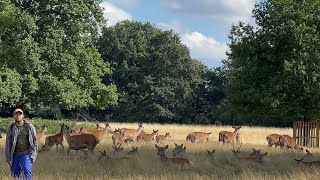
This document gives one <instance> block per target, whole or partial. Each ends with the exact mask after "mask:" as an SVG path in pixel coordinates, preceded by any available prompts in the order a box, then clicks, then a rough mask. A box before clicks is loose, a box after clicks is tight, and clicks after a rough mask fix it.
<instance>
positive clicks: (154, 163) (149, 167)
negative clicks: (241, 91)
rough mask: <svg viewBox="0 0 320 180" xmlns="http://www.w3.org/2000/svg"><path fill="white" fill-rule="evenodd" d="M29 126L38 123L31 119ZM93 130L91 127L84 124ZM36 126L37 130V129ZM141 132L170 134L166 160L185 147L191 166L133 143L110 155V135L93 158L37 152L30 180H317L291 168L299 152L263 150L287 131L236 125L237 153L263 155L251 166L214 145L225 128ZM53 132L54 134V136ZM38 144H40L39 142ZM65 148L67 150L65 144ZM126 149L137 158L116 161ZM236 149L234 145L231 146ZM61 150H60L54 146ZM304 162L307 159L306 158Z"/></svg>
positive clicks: (1, 175) (312, 173) (3, 175)
mask: <svg viewBox="0 0 320 180" xmlns="http://www.w3.org/2000/svg"><path fill="white" fill-rule="evenodd" d="M34 124H36V125H37V124H40V122H38V121H35V122H34ZM110 125H111V127H112V128H113V129H114V128H121V127H128V128H134V129H137V128H138V125H137V123H133V124H131V123H122V124H120V123H112V122H111V123H110ZM86 126H88V127H94V126H93V125H92V124H86ZM37 127H39V129H40V125H39V126H38V125H37ZM144 127H145V131H146V132H150V133H151V132H152V130H153V129H155V130H156V129H159V133H160V134H165V133H166V132H170V133H171V136H172V138H171V139H168V140H166V142H165V144H163V145H160V146H164V145H166V144H168V145H169V149H168V150H167V151H166V154H167V156H169V157H171V156H172V152H171V151H172V149H173V148H174V142H175V143H178V144H181V143H183V144H184V145H186V146H187V151H186V152H187V158H188V159H190V160H191V161H192V162H193V164H194V165H193V166H191V167H179V166H175V165H171V164H164V163H162V162H161V161H160V158H159V157H158V156H157V151H156V149H155V147H154V144H152V143H133V144H130V145H124V151H123V152H120V153H119V154H114V153H113V152H112V147H111V144H112V142H111V135H106V137H105V139H104V140H102V142H101V143H100V144H99V145H98V146H97V148H96V149H95V155H93V156H91V157H90V159H86V160H85V159H83V154H82V152H78V153H76V152H72V153H71V155H70V156H68V155H67V153H66V149H65V150H64V151H63V150H61V149H59V150H58V151H56V150H55V147H54V148H52V149H51V150H50V151H49V152H42V153H40V154H39V156H38V159H37V162H36V163H35V164H34V166H33V174H34V176H33V177H34V179H46V180H47V179H48V180H50V179H54V180H58V179H146V180H149V179H166V180H167V179H246V180H247V179H318V177H319V176H320V171H319V170H318V169H309V168H305V167H300V166H297V165H296V162H295V161H294V160H293V158H300V157H302V156H303V155H304V154H305V153H304V152H297V151H294V150H280V148H277V149H276V148H274V147H273V148H269V147H267V141H266V139H265V138H266V136H267V135H268V134H271V133H279V134H289V135H292V129H290V128H261V127H242V128H241V129H240V133H241V140H242V142H243V145H242V147H241V152H242V155H246V154H249V153H250V152H251V151H252V150H251V148H252V147H254V148H260V149H261V150H262V152H268V155H267V156H266V157H265V158H264V159H263V162H262V163H261V164H259V163H255V162H247V161H239V160H238V159H236V158H235V157H233V155H232V153H231V151H230V150H231V149H232V145H222V144H219V143H218V133H219V131H221V130H229V131H232V130H233V129H232V128H231V127H229V126H195V125H193V126H192V125H171V124H170V125H169V124H167V125H160V124H144ZM195 131H204V132H212V134H211V135H210V140H209V142H205V143H196V144H192V143H191V142H186V140H185V138H186V136H187V134H188V133H190V132H195ZM56 133H57V132H56ZM0 141H1V142H0V154H2V156H0V161H1V162H3V163H2V166H0V169H1V171H0V179H9V176H8V174H9V166H8V165H5V164H4V162H5V155H4V143H5V137H4V138H2V139H1V140H0ZM42 143H43V140H42V142H40V144H42ZM64 144H65V147H66V148H68V145H67V144H66V142H64ZM131 146H138V147H139V156H138V157H135V158H134V159H133V160H130V161H123V160H117V159H116V157H120V156H125V154H126V152H128V151H129V150H131ZM235 146H236V147H235V148H237V147H238V146H239V144H236V145H235ZM59 148H61V147H59ZM213 149H216V152H215V154H214V158H208V157H207V150H213ZM102 150H106V151H107V153H108V155H110V156H111V157H113V158H115V159H113V160H111V161H102V162H98V161H97V159H98V156H99V155H100V153H99V151H102ZM309 150H310V151H311V152H312V153H313V154H314V157H313V159H315V160H317V159H320V157H319V152H320V150H319V149H309ZM306 160H310V159H306Z"/></svg>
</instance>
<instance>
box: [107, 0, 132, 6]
mask: <svg viewBox="0 0 320 180" xmlns="http://www.w3.org/2000/svg"><path fill="white" fill-rule="evenodd" d="M110 2H112V4H118V5H120V6H126V7H130V6H135V5H137V3H138V0H110Z"/></svg>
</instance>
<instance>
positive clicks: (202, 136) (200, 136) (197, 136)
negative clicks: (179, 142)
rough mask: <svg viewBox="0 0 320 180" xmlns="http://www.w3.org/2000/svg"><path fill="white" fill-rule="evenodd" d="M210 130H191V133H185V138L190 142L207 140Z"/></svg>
mask: <svg viewBox="0 0 320 180" xmlns="http://www.w3.org/2000/svg"><path fill="white" fill-rule="evenodd" d="M211 133H212V132H209V133H205V132H193V133H190V134H188V135H187V138H186V140H187V141H188V140H190V141H191V142H193V143H194V142H198V143H200V142H203V141H205V140H206V141H209V135H210V134H211Z"/></svg>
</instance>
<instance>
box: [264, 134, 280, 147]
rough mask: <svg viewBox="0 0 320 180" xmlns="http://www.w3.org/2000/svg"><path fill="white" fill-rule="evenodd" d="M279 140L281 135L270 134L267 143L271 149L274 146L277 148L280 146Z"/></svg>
mask: <svg viewBox="0 0 320 180" xmlns="http://www.w3.org/2000/svg"><path fill="white" fill-rule="evenodd" d="M279 138H280V135H279V134H269V135H268V136H267V137H266V140H267V142H268V146H270V147H272V146H273V145H274V146H275V147H278V146H280V142H279Z"/></svg>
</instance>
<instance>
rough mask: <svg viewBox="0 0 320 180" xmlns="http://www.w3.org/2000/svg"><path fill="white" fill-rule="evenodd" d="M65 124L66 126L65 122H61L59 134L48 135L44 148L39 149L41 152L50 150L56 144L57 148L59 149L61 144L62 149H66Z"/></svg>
mask: <svg viewBox="0 0 320 180" xmlns="http://www.w3.org/2000/svg"><path fill="white" fill-rule="evenodd" d="M64 126H65V125H64V124H60V132H59V133H58V134H56V135H53V136H47V137H46V139H45V143H44V145H43V146H42V148H41V149H40V150H39V152H42V151H49V150H50V148H51V147H52V146H53V145H56V150H58V145H60V146H61V147H62V149H64V146H63V144H62V143H63V129H64Z"/></svg>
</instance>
